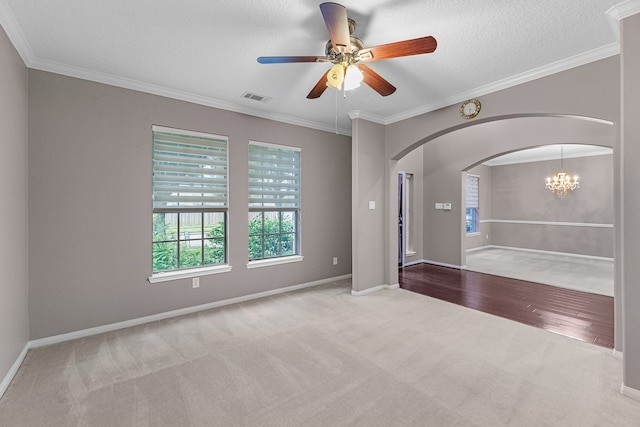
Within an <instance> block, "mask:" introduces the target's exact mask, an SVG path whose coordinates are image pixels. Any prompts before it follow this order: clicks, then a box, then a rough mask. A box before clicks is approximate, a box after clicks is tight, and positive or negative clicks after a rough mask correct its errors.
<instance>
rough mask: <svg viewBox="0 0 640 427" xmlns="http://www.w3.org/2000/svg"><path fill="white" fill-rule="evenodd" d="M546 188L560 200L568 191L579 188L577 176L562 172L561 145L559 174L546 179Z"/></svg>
mask: <svg viewBox="0 0 640 427" xmlns="http://www.w3.org/2000/svg"><path fill="white" fill-rule="evenodd" d="M546 187H547V189H549V190H551V192H552V193H554V194H555V195H557V196H558V197H560V198H561V199H562V198H564V197H565V196H566V195H567V193H568V192H569V191H573V190H575V189H576V188H580V182H578V175H573V176H571V174H570V173H567V172H565V171H564V167H563V150H562V145H561V146H560V172H558V173H557V174H555V175H554V177H553V178H550V177H549V178H547V184H546Z"/></svg>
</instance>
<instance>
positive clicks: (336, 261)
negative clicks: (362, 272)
mask: <svg viewBox="0 0 640 427" xmlns="http://www.w3.org/2000/svg"><path fill="white" fill-rule="evenodd" d="M333 265H338V257H337V256H334V257H333Z"/></svg>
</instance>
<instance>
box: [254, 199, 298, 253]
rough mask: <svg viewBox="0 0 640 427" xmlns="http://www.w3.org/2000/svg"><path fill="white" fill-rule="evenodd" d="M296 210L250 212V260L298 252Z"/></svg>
mask: <svg viewBox="0 0 640 427" xmlns="http://www.w3.org/2000/svg"><path fill="white" fill-rule="evenodd" d="M296 228H297V212H296V211H265V212H249V260H258V259H265V258H275V257H282V256H289V255H295V254H297V242H296Z"/></svg>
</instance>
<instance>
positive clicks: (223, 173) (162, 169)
mask: <svg viewBox="0 0 640 427" xmlns="http://www.w3.org/2000/svg"><path fill="white" fill-rule="evenodd" d="M152 131H153V243H152V245H153V250H152V258H153V261H152V263H153V272H154V273H156V272H164V271H170V270H179V269H187V268H195V267H204V266H212V265H221V264H226V262H227V145H228V139H227V138H226V137H224V136H217V135H210V134H205V133H199V132H192V131H185V130H178V129H171V128H164V127H160V126H153V128H152Z"/></svg>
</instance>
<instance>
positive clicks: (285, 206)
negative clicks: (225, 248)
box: [247, 140, 304, 268]
mask: <svg viewBox="0 0 640 427" xmlns="http://www.w3.org/2000/svg"><path fill="white" fill-rule="evenodd" d="M248 145H249V156H248V160H247V165H248V199H249V200H248V202H249V203H248V218H247V231H248V239H247V256H248V262H247V268H257V267H264V266H269V265H277V264H285V263H291V262H299V261H302V260H303V258H304V257H303V256H302V253H301V252H302V243H301V235H302V230H301V217H302V200H301V194H302V149H301V148H300V147H294V146H289V145H282V144H273V143H267V142H261V141H253V140H250V141H249V144H248ZM252 145H253V146H258V147H262V148H266V149H267V150H268V149H276V150H282V151H285V152H287V151H288V152H291V153H292V154H294V153H295V155H294V158H297V165H296V167H295V168H294V169H293V170H292V172H293V175H292V176H294V177H295V178H294V181H296V184H295V185H287V186H289V187H295V189H294V190H292V191H291V193H288V192H285V193H284V194H285V195H290V194H291V195H294V196H295V197H294V199H291V200H288V199H287V200H280V201H273V200H271V201H270V202H267V203H265V202H264V201H262V202H261V201H260V200H261V199H260V198H258V196H260V195H264V191H262V192H260V191H253V190H252V186H253V187H258V185H256V182H255V181H252V179H258V180H259V179H260V177H259V176H257V175H256V174H255V173H254V174H252V170H255V168H252V166H255V165H252V161H253V162H255V161H256V160H255V159H253V160H252V156H251V151H252V150H251V146H252ZM277 168H278V166H275V167H274V170H276V169H277ZM258 183H259V181H258ZM270 184H271V186H276V187H277V186H278V184H280V185H282V183H281V182H278V183H275V184H274V182H270ZM281 204H282V205H281ZM258 205H262V206H258ZM288 212H293V215H294V219H293V223H294V224H293V226H294V232H293V233H291V232H287V231H283V229H282V215H283V213H288ZM255 213H260V214H262V218H263V221H264V217H265V214H267V213H277V214H278V218H279V219H278V221H279V223H280V224H279V232H278V233H265V228H264V225H263V226H262V228H261V233H251V231H250V230H249V227H250V221H252V215H253V214H255ZM289 234H293V239H294V248H293V251H294V253H293V254H285V255H276V256H269V257H264V244H265V243H264V242H265V239H264V237H265V236H268V235H271V236H273V235H278V236H279V239H278V241H279V244H280V242H281V241H282V236H284V235H289ZM256 236H261V237H262V239H261V240H262V255H263V257H261V258H251V238H252V237H256Z"/></svg>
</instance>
